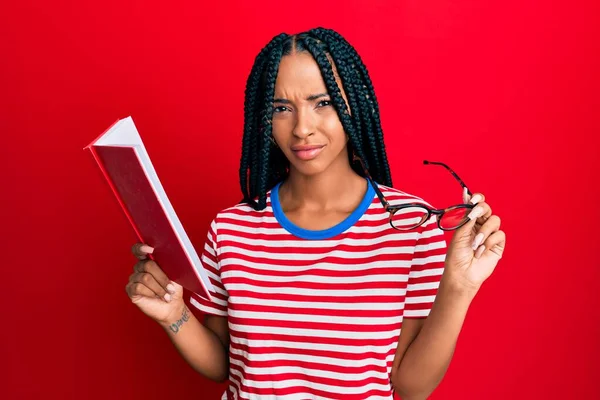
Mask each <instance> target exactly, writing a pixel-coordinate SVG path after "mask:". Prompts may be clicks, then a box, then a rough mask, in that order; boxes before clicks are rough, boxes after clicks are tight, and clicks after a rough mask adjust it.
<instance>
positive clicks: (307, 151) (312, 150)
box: [292, 144, 325, 161]
mask: <svg viewBox="0 0 600 400" xmlns="http://www.w3.org/2000/svg"><path fill="white" fill-rule="evenodd" d="M323 147H325V145H316V144H312V145H298V146H292V152H293V153H294V154H295V155H296V157H298V158H299V159H301V160H303V161H308V160H312V159H313V158H315V157H317V156H318V155H319V153H320V152H321V150H323Z"/></svg>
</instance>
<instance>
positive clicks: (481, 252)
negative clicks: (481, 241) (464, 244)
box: [475, 245, 485, 258]
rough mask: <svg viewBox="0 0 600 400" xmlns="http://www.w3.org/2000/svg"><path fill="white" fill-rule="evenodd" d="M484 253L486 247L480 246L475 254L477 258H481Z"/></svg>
mask: <svg viewBox="0 0 600 400" xmlns="http://www.w3.org/2000/svg"><path fill="white" fill-rule="evenodd" d="M484 251H485V246H484V245H481V246H479V248H478V249H477V251H476V252H475V258H479V257H481V255H482V254H483V252H484Z"/></svg>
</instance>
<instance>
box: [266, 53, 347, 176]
mask: <svg viewBox="0 0 600 400" xmlns="http://www.w3.org/2000/svg"><path fill="white" fill-rule="evenodd" d="M338 86H339V87H340V90H341V91H342V96H343V97H344V100H345V99H346V97H345V94H344V93H343V89H341V84H340V83H339V80H338ZM273 108H274V109H273V137H274V138H275V141H276V142H277V145H278V146H279V148H280V149H281V150H282V151H283V153H284V154H285V156H286V157H287V159H288V160H289V161H290V169H292V170H295V171H296V172H298V173H300V174H302V175H305V176H312V175H316V174H319V173H322V172H323V171H325V170H327V169H328V168H329V167H330V166H331V165H332V164H334V163H346V164H348V155H347V154H348V153H347V147H346V146H347V143H348V138H347V136H346V133H345V132H344V128H343V127H342V123H341V121H340V119H339V117H338V115H337V112H336V110H335V108H334V106H333V103H332V100H331V97H330V96H329V95H328V94H327V87H326V86H325V81H324V80H323V77H322V76H321V72H320V70H319V66H318V65H317V63H316V61H315V60H314V59H313V57H312V56H311V55H310V54H309V53H306V52H301V53H295V54H290V55H286V56H284V57H282V58H281V63H280V65H279V72H278V74H277V80H276V82H275V102H274V104H273ZM291 173H294V172H293V171H291Z"/></svg>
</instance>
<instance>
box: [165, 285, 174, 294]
mask: <svg viewBox="0 0 600 400" xmlns="http://www.w3.org/2000/svg"><path fill="white" fill-rule="evenodd" d="M167 290H168V291H169V292H171V293H175V286H173V285H172V284H170V283H169V284H168V285H167Z"/></svg>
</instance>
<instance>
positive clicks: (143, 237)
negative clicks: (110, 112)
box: [83, 116, 213, 300]
mask: <svg viewBox="0 0 600 400" xmlns="http://www.w3.org/2000/svg"><path fill="white" fill-rule="evenodd" d="M83 149H84V150H89V151H90V153H91V154H92V156H93V158H94V160H95V161H96V164H97V165H98V167H99V168H100V170H101V172H102V173H103V175H104V177H105V178H106V181H107V182H108V184H109V186H110V188H111V189H112V191H113V193H114V195H115V197H116V198H117V200H118V202H119V204H120V206H121V208H122V209H123V211H124V212H125V215H126V217H127V218H128V220H129V222H130V224H131V226H132V227H133V230H134V231H135V234H136V235H137V237H138V240H139V241H140V242H141V243H145V244H148V245H149V246H152V247H153V248H154V252H153V253H152V254H150V255H149V258H150V259H152V260H154V261H156V263H158V265H159V266H160V268H161V269H162V270H163V271H164V272H165V274H166V275H167V276H168V277H169V279H170V280H172V281H174V282H177V283H178V284H180V285H181V286H183V287H184V288H185V289H187V290H189V291H191V292H193V293H195V294H197V295H199V296H201V297H204V298H205V299H208V300H211V299H212V295H211V292H212V291H213V287H212V284H211V282H210V279H209V278H208V275H207V272H206V270H205V269H204V267H203V266H202V263H201V261H200V258H199V256H198V253H197V252H196V250H195V249H194V246H193V245H192V243H191V241H190V239H189V238H188V235H187V233H186V232H185V229H184V228H183V225H182V223H181V221H180V220H179V218H178V217H177V214H176V213H175V210H174V209H173V206H172V205H171V202H170V201H169V198H168V197H167V194H166V193H165V190H164V189H163V186H162V184H161V182H160V180H159V178H158V175H157V173H156V171H155V169H154V166H153V165H152V161H151V160H150V156H149V155H148V152H147V151H146V148H145V146H144V143H143V142H142V139H141V137H140V135H139V132H138V130H137V128H136V126H135V124H134V122H133V119H132V118H131V117H130V116H129V117H127V118H123V119H119V120H117V121H116V122H114V123H113V124H112V125H111V126H110V127H109V128H108V129H107V130H106V131H104V132H103V133H102V134H100V136H98V137H97V138H96V139H95V140H94V141H93V142H91V143H90V144H88V145H87V146H86V147H84V148H83Z"/></svg>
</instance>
